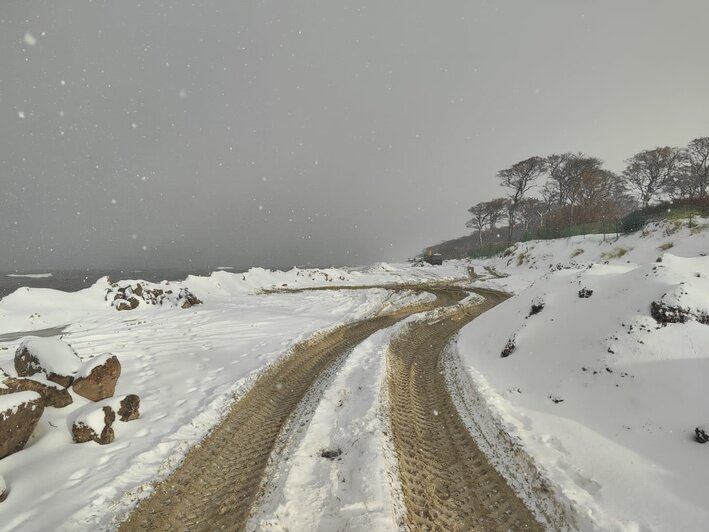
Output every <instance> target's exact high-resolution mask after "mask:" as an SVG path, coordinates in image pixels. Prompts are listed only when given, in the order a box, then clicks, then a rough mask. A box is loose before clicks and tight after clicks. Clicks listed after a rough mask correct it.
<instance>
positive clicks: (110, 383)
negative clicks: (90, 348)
mask: <svg viewBox="0 0 709 532" xmlns="http://www.w3.org/2000/svg"><path fill="white" fill-rule="evenodd" d="M120 376H121V363H120V362H119V361H118V358H117V357H116V356H115V355H112V354H111V353H104V354H102V355H99V356H97V357H95V358H93V359H92V360H89V361H88V362H86V363H85V364H84V365H83V366H82V367H81V368H80V369H79V371H78V373H77V377H76V379H75V380H74V384H73V385H72V389H73V390H74V391H75V392H76V393H77V394H79V395H80V396H81V397H85V398H86V399H89V400H91V401H101V400H103V399H106V398H107V397H113V393H114V392H115V391H116V383H117V382H118V377H120Z"/></svg>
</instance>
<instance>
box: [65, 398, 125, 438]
mask: <svg viewBox="0 0 709 532" xmlns="http://www.w3.org/2000/svg"><path fill="white" fill-rule="evenodd" d="M115 420H116V412H115V411H114V410H113V408H111V407H110V406H108V405H105V406H101V405H94V404H90V405H87V406H85V407H83V408H80V409H79V410H78V411H77V412H76V413H75V414H74V416H73V417H72V419H71V435H72V438H73V440H74V441H75V442H76V443H85V442H87V441H95V442H96V443H99V444H101V445H106V444H108V443H111V442H112V441H113V440H114V438H115V434H114V432H113V422H114V421H115Z"/></svg>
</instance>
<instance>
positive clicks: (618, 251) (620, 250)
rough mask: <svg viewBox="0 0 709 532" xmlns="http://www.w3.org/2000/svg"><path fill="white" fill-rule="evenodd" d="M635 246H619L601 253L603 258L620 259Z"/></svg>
mask: <svg viewBox="0 0 709 532" xmlns="http://www.w3.org/2000/svg"><path fill="white" fill-rule="evenodd" d="M631 249H633V248H624V247H617V248H615V249H612V250H610V251H606V252H605V253H602V254H601V258H602V259H619V258H621V257H623V256H624V255H625V254H626V253H628V251H630V250H631Z"/></svg>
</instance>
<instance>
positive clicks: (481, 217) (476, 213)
mask: <svg viewBox="0 0 709 532" xmlns="http://www.w3.org/2000/svg"><path fill="white" fill-rule="evenodd" d="M468 212H469V213H470V214H472V215H473V217H472V218H471V219H470V220H468V222H467V223H466V224H465V226H466V227H472V228H473V229H476V230H477V232H478V238H479V239H480V249H482V247H483V231H484V230H485V226H486V225H487V222H488V219H489V217H490V211H489V210H488V208H487V203H485V202H482V203H477V204H476V205H473V206H472V207H470V208H469V209H468Z"/></svg>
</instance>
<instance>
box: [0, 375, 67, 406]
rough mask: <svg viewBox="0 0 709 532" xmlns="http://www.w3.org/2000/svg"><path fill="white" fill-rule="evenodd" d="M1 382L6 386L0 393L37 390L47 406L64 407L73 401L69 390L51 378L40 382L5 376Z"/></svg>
mask: <svg viewBox="0 0 709 532" xmlns="http://www.w3.org/2000/svg"><path fill="white" fill-rule="evenodd" d="M0 378H1V377H0ZM0 382H1V383H2V384H3V385H5V388H0V395H5V394H8V393H16V392H27V391H31V392H37V393H38V394H39V395H41V396H42V404H43V405H44V406H45V407H46V406H53V407H54V408H64V407H65V406H69V405H70V404H71V403H72V402H73V399H72V398H71V394H70V393H69V390H67V389H66V388H63V387H61V386H60V385H58V384H56V383H54V382H51V381H49V380H47V381H46V382H39V381H38V380H36V379H27V378H16V377H5V378H4V379H2V380H1V381H0Z"/></svg>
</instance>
